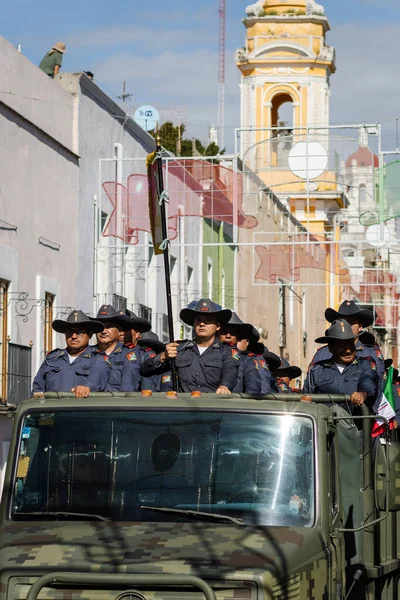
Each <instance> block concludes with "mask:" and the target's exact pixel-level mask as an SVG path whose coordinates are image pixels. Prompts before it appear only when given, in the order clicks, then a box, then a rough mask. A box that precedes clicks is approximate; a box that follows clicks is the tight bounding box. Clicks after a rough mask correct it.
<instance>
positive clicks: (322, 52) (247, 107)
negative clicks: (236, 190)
mask: <svg viewBox="0 0 400 600" xmlns="http://www.w3.org/2000/svg"><path fill="white" fill-rule="evenodd" d="M243 22H244V24H245V27H246V42H245V46H244V47H243V48H241V49H239V50H238V51H237V52H236V64H237V66H238V68H239V69H240V71H241V74H242V81H241V85H240V88H241V127H242V128H243V129H242V131H241V138H240V154H241V158H242V160H243V163H244V167H245V169H246V168H247V169H249V170H252V171H253V172H256V173H257V175H258V176H259V177H260V178H261V179H262V180H263V181H264V182H265V184H266V186H267V187H269V188H270V189H271V190H272V191H273V192H274V193H275V194H276V195H277V196H278V197H279V199H280V200H281V201H283V203H284V204H285V205H286V206H288V209H289V210H290V211H291V212H292V214H293V215H294V216H296V218H297V219H298V220H299V221H300V222H302V223H303V224H304V225H305V226H306V227H307V228H308V229H309V230H311V231H312V232H314V233H316V234H321V233H323V232H325V231H327V230H330V229H331V226H332V215H333V214H334V213H335V212H336V211H338V210H340V209H341V208H343V207H344V206H345V205H346V199H345V196H344V194H343V193H342V191H341V190H340V189H338V185H337V177H336V172H335V170H334V168H333V166H332V160H331V156H330V154H329V131H328V130H327V129H325V128H326V127H327V126H328V125H329V98H330V77H331V75H332V74H333V73H334V72H335V69H336V66H335V50H334V48H333V47H331V46H328V45H327V43H326V33H327V32H328V31H329V29H330V26H329V21H328V19H327V17H326V16H325V14H324V9H323V7H322V6H321V5H318V4H316V3H315V2H314V1H307V0H263V1H259V2H256V3H255V4H252V5H250V6H248V7H247V9H246V18H245V19H244V21H243ZM283 110H284V111H285V116H286V122H285V123H282V121H283V118H282V112H283Z"/></svg>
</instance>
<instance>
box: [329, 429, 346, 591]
mask: <svg viewBox="0 0 400 600" xmlns="http://www.w3.org/2000/svg"><path fill="white" fill-rule="evenodd" d="M335 442H336V438H335V437H332V439H331V441H330V446H329V473H330V476H329V511H330V515H331V520H330V522H331V549H332V568H331V570H330V573H331V582H330V583H331V585H330V589H331V590H332V592H333V598H335V599H336V598H344V595H345V594H344V592H345V589H346V588H345V547H344V536H343V533H340V532H339V528H340V527H341V523H340V514H339V502H338V480H339V473H338V460H337V444H336V443H335Z"/></svg>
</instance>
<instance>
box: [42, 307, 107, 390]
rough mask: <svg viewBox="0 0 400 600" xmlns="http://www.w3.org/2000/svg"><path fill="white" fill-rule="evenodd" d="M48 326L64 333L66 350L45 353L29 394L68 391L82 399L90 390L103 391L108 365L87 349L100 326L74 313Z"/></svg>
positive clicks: (83, 315) (75, 311)
mask: <svg viewBox="0 0 400 600" xmlns="http://www.w3.org/2000/svg"><path fill="white" fill-rule="evenodd" d="M52 327H53V329H54V331H57V332H58V333H64V334H65V339H66V344H67V347H66V348H64V349H62V350H60V349H59V348H58V349H57V350H53V351H52V352H49V354H48V355H47V356H46V358H45V360H44V362H43V363H42V365H41V367H40V368H39V371H38V372H37V375H36V377H35V379H34V381H33V385H32V392H33V393H37V392H71V391H72V392H75V396H77V397H78V398H86V397H87V396H88V395H89V392H90V391H93V392H100V391H104V390H105V388H106V386H107V383H108V379H109V376H110V365H109V363H108V362H107V361H105V360H104V358H103V357H102V356H100V355H99V354H98V353H97V352H96V351H94V350H93V348H92V347H91V346H89V340H90V338H91V336H92V335H93V334H94V333H100V331H103V329H104V326H103V324H102V323H100V322H99V321H95V320H91V319H90V318H89V317H88V316H87V315H85V313H83V312H82V311H81V310H74V311H72V312H71V313H70V314H69V315H68V318H67V319H66V321H63V320H62V319H56V320H55V321H53V323H52Z"/></svg>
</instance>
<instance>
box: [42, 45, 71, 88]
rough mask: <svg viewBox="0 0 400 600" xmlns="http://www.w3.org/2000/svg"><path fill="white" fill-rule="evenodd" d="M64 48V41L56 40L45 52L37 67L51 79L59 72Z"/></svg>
mask: <svg viewBox="0 0 400 600" xmlns="http://www.w3.org/2000/svg"><path fill="white" fill-rule="evenodd" d="M65 48H66V46H65V44H64V42H57V44H55V45H54V46H52V47H51V49H50V50H49V51H48V52H46V54H45V55H44V56H43V58H42V60H41V62H40V65H39V69H41V70H42V71H43V72H44V73H46V75H48V76H49V77H51V78H52V79H54V77H55V76H56V75H58V73H59V72H60V68H61V64H62V59H63V55H64V54H65V52H66V49H65Z"/></svg>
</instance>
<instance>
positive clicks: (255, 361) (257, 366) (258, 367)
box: [253, 358, 260, 371]
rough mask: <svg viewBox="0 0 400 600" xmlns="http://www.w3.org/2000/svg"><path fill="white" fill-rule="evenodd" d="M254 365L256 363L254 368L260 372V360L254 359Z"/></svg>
mask: <svg viewBox="0 0 400 600" xmlns="http://www.w3.org/2000/svg"><path fill="white" fill-rule="evenodd" d="M253 363H254V366H255V368H256V369H257V371H259V370H260V365H259V364H258V360H257V359H256V358H253Z"/></svg>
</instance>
